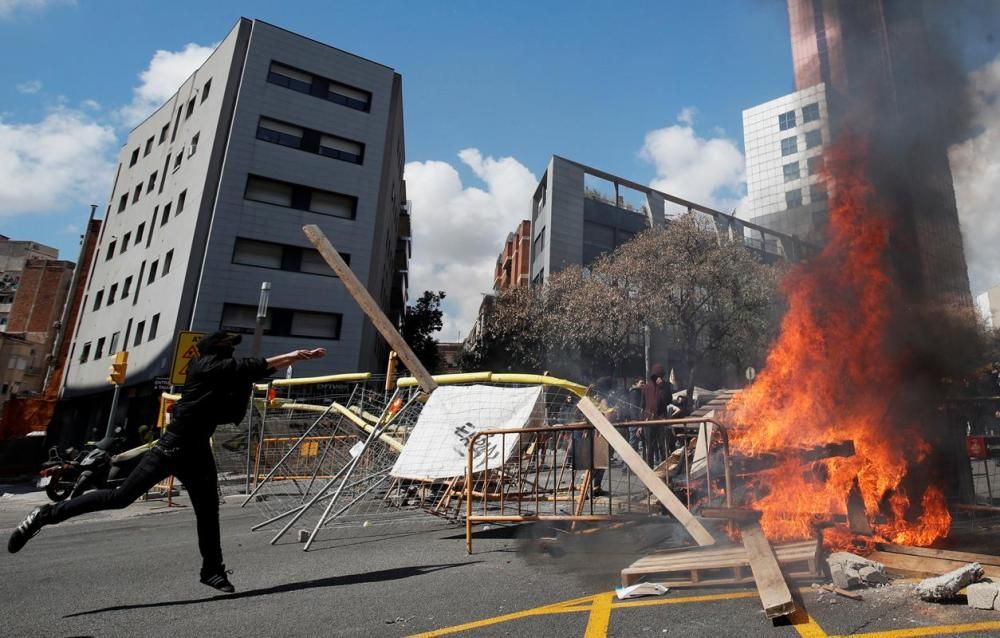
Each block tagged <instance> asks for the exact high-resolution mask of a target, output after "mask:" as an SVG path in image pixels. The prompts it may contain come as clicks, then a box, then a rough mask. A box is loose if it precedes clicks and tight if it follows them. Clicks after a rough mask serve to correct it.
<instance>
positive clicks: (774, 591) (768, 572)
mask: <svg viewBox="0 0 1000 638" xmlns="http://www.w3.org/2000/svg"><path fill="white" fill-rule="evenodd" d="M740 534H741V535H742V536H743V547H744V548H746V550H747V558H748V559H749V560H750V571H752V572H753V579H754V581H755V582H756V583H757V592H758V593H759V594H760V602H761V604H762V605H763V606H764V613H765V614H767V617H768V618H777V617H778V616H787V615H788V614H791V613H792V612H794V611H795V601H794V600H793V599H792V592H791V590H790V589H789V588H788V583H787V582H785V575H784V574H782V573H781V565H779V564H778V559H777V557H775V555H774V549H773V548H772V547H771V543H769V542H768V541H767V538H765V537H764V531H763V530H762V529H761V528H760V523H758V522H757V521H741V522H740Z"/></svg>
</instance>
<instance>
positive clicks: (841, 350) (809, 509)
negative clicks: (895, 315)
mask: <svg viewBox="0 0 1000 638" xmlns="http://www.w3.org/2000/svg"><path fill="white" fill-rule="evenodd" d="M858 147H859V145H857V144H856V143H847V144H842V145H840V146H839V147H836V148H834V149H832V150H831V151H830V152H829V153H828V154H827V167H828V171H829V173H830V177H831V178H832V179H833V180H835V184H836V190H835V192H834V194H833V197H832V200H831V201H830V216H829V227H828V242H827V244H826V246H825V247H824V249H823V250H822V252H821V253H820V254H819V255H817V256H815V257H814V258H812V259H811V260H809V261H808V262H806V263H803V264H799V265H797V266H796V267H795V268H794V269H793V270H792V271H791V272H790V273H789V274H788V276H787V277H786V278H785V280H784V281H783V283H782V286H783V289H784V291H785V293H786V295H787V302H788V309H787V312H786V314H785V316H784V318H783V320H782V324H781V332H780V336H779V337H778V340H777V341H776V343H775V344H774V345H773V347H772V349H771V351H770V353H769V354H768V357H767V364H766V366H765V369H764V370H763V372H761V374H760V375H759V376H758V377H757V379H756V381H755V382H754V384H753V385H752V386H751V387H750V388H748V389H747V390H746V391H744V392H743V393H741V394H740V395H738V396H737V398H736V399H735V400H734V401H733V402H732V404H731V405H730V406H729V409H730V410H732V411H733V413H734V416H735V419H734V421H735V422H736V423H739V424H742V425H744V426H746V427H745V428H741V429H739V430H737V431H735V432H734V433H733V435H732V437H733V446H734V448H735V450H736V451H738V452H740V453H743V454H747V455H754V454H759V453H762V452H775V451H778V452H780V451H782V450H794V449H796V448H799V449H801V448H811V447H815V446H820V445H824V444H828V443H833V442H839V441H845V440H851V441H853V442H854V447H855V450H856V453H855V454H854V456H849V457H837V458H827V459H823V460H819V461H814V462H810V463H804V462H803V461H802V460H801V457H799V456H796V455H794V454H790V455H787V456H782V457H780V458H782V459H783V460H781V461H779V463H778V465H777V466H776V467H772V468H769V469H767V470H764V471H762V472H760V473H758V474H757V475H755V477H754V480H755V483H754V485H753V490H754V492H753V493H754V496H753V497H752V498H751V500H752V501H753V503H752V505H753V507H755V508H756V509H759V510H761V511H763V517H762V519H761V524H762V526H763V528H764V531H765V533H766V534H767V536H768V537H770V538H771V539H773V540H789V539H796V538H809V537H811V536H812V535H813V534H814V530H813V523H814V521H815V520H816V519H817V516H819V517H826V518H829V515H832V514H845V513H846V511H847V506H846V504H847V499H848V494H849V493H850V491H851V489H852V487H853V485H854V482H855V479H857V482H858V486H859V488H860V492H861V496H862V499H863V501H864V509H865V512H866V514H867V516H868V519H869V521H871V522H872V527H873V529H874V531H875V533H876V536H877V537H879V538H880V539H882V540H885V541H889V542H895V543H907V544H913V545H927V544H930V543H931V542H933V541H934V540H935V539H937V538H940V537H942V536H945V535H946V534H947V532H948V528H949V526H950V524H951V516H950V515H949V513H948V510H947V507H946V504H945V498H944V495H943V493H942V492H941V490H940V489H938V488H936V487H933V486H931V487H927V488H926V490H925V491H924V492H923V494H922V495H921V497H920V499H919V503H920V506H921V507H920V511H919V515H917V513H916V512H914V511H912V508H911V502H910V499H909V498H908V496H907V494H906V492H905V491H904V489H903V486H902V485H901V482H902V481H903V479H904V477H905V476H906V475H907V472H908V471H909V470H910V469H911V468H912V467H914V465H915V464H918V463H920V462H921V461H922V460H923V459H924V458H925V457H926V456H927V455H928V453H929V452H930V446H929V445H928V444H927V443H926V441H925V440H924V439H923V438H922V437H921V436H920V435H919V431H918V428H917V427H916V426H915V425H912V426H911V424H907V423H900V422H897V421H896V420H897V419H898V418H899V417H897V416H896V414H895V413H894V411H893V402H894V400H897V399H898V396H899V393H898V392H897V389H898V388H899V387H900V385H901V383H902V382H903V380H904V379H903V375H902V371H901V369H900V366H899V365H898V364H897V362H896V359H895V357H894V356H893V354H892V353H891V351H890V350H891V347H890V346H889V341H890V339H889V338H888V337H890V336H891V331H892V322H891V316H890V308H892V307H893V305H894V304H896V303H897V302H898V296H897V291H896V289H895V286H894V284H893V282H892V281H891V279H890V277H889V276H888V274H887V272H886V249H887V242H888V225H887V223H886V222H885V220H884V219H883V218H882V217H881V216H880V215H878V214H876V213H875V211H876V210H877V209H876V208H875V206H874V200H875V193H874V192H873V189H872V187H871V185H870V184H869V183H868V182H867V181H866V179H865V178H864V177H863V167H860V166H859V165H858V162H857V158H858V157H859V156H860V155H863V154H862V153H857V152H856V150H857V149H858ZM831 539H832V536H828V537H827V541H828V542H830V541H831ZM833 542H834V543H835V544H836V543H837V542H838V541H833Z"/></svg>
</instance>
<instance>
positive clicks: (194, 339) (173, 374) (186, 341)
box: [170, 330, 207, 385]
mask: <svg viewBox="0 0 1000 638" xmlns="http://www.w3.org/2000/svg"><path fill="white" fill-rule="evenodd" d="M206 334H207V333H204V332H190V331H188V330H182V331H180V332H178V333H177V340H176V341H175V342H174V362H173V363H172V364H171V366H170V383H172V384H173V385H184V382H185V381H187V372H188V365H190V363H191V360H192V359H195V358H197V357H198V346H197V343H198V339H201V338H202V337H204V336H205V335H206Z"/></svg>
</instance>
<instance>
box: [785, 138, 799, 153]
mask: <svg viewBox="0 0 1000 638" xmlns="http://www.w3.org/2000/svg"><path fill="white" fill-rule="evenodd" d="M798 151H799V145H798V142H797V140H796V139H795V138H794V137H786V138H785V139H783V140H781V155H782V156H785V155H791V154H792V153H797V152H798Z"/></svg>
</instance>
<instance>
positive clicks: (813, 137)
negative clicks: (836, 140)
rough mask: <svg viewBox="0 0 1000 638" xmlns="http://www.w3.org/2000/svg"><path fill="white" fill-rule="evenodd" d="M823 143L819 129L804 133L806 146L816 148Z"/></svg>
mask: <svg viewBox="0 0 1000 638" xmlns="http://www.w3.org/2000/svg"><path fill="white" fill-rule="evenodd" d="M822 143H823V133H822V131H820V130H819V129H816V130H815V131H809V132H808V133H806V148H816V147H817V146H819V145H820V144H822Z"/></svg>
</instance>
